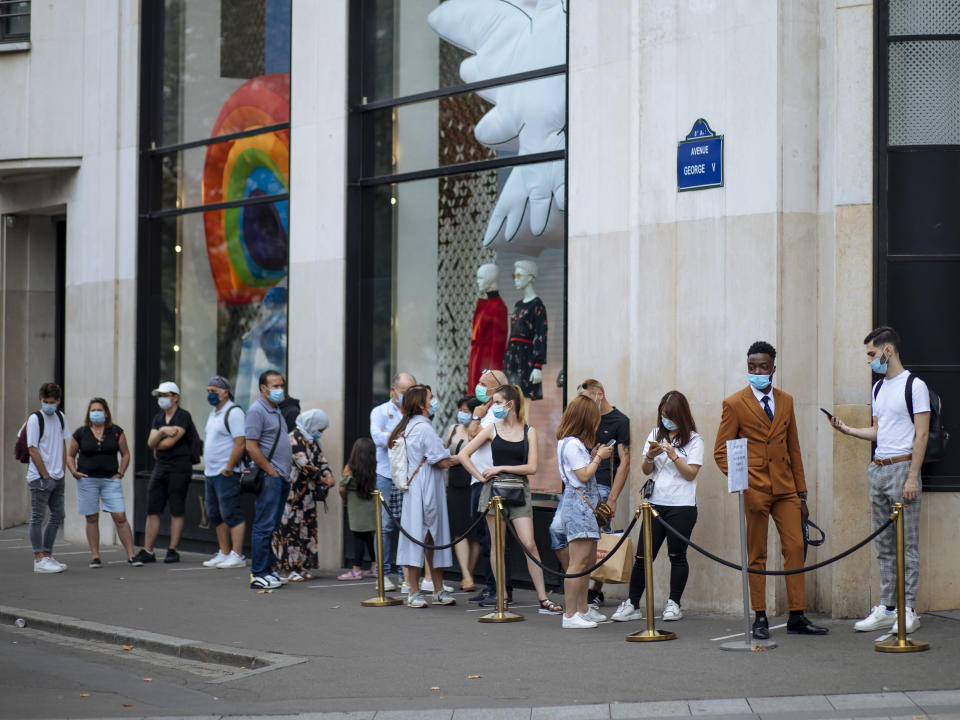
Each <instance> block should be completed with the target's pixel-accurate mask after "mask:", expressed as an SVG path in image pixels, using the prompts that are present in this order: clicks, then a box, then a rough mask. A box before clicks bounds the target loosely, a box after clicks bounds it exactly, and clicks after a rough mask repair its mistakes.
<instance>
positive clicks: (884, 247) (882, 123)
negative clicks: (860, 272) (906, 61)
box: [873, 0, 960, 492]
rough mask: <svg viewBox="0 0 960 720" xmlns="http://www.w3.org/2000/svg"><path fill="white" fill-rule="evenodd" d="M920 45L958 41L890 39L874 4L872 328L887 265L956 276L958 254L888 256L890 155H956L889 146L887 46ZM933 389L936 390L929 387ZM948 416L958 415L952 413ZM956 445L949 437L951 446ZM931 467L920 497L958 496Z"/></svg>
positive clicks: (882, 319)
mask: <svg viewBox="0 0 960 720" xmlns="http://www.w3.org/2000/svg"><path fill="white" fill-rule="evenodd" d="M923 40H950V41H958V42H960V34H937V33H931V34H911V35H891V34H890V0H877V2H876V3H874V182H873V189H874V204H873V220H874V222H873V234H874V267H873V281H874V282H873V287H874V297H873V320H874V327H877V326H880V325H885V324H887V323H888V319H889V317H890V310H889V306H888V299H889V291H890V281H889V274H890V273H889V270H890V266H891V265H896V264H900V263H919V262H937V263H941V262H945V263H955V264H957V270H958V274H960V253H909V252H891V251H890V238H889V216H890V203H889V193H888V190H889V170H890V155H891V154H897V153H911V152H928V151H942V152H951V153H952V152H960V145H890V144H889V143H888V136H889V109H890V67H889V62H890V50H889V48H890V45H892V44H895V43H903V42H916V41H923ZM907 364H908V365H909V369H910V371H911V372H915V373H916V374H917V375H919V376H923V375H924V374H925V373H930V372H935V373H941V372H948V373H953V374H958V375H960V363H954V364H926V365H924V364H917V363H907ZM933 389H936V388H933ZM951 410H952V412H951V414H953V413H954V412H957V411H956V410H954V409H952V408H951ZM957 442H960V437H954V438H953V439H952V441H951V444H953V443H957ZM936 471H937V468H936V466H935V465H934V464H931V465H924V466H923V469H922V471H921V477H922V478H923V490H924V491H925V492H954V491H960V475H937V474H935V473H936Z"/></svg>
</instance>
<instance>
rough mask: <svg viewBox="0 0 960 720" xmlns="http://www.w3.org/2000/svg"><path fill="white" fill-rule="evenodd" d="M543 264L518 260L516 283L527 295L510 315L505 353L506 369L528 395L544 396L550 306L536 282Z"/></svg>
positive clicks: (514, 271) (515, 264)
mask: <svg viewBox="0 0 960 720" xmlns="http://www.w3.org/2000/svg"><path fill="white" fill-rule="evenodd" d="M538 272H539V268H538V267H537V264H536V263H535V262H533V261H532V260H517V262H515V263H514V265H513V283H514V286H515V287H516V288H517V290H519V291H520V292H521V293H522V294H523V297H522V298H521V299H520V300H518V301H517V304H516V305H515V306H514V308H513V315H512V316H511V317H510V340H509V342H508V343H507V351H506V353H504V356H503V370H504V372H505V373H506V374H507V377H508V378H509V379H510V382H511V383H515V384H517V385H519V386H520V389H521V390H522V391H523V394H524V396H525V397H528V398H530V399H531V400H542V399H543V371H542V369H541V368H543V366H544V364H545V363H546V362H547V308H546V306H545V305H544V304H543V300H541V299H540V298H539V297H537V290H536V288H535V287H534V283H535V282H536V280H537V273H538Z"/></svg>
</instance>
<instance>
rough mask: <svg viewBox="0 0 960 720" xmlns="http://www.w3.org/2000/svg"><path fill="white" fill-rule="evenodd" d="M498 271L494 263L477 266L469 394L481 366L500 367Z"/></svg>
mask: <svg viewBox="0 0 960 720" xmlns="http://www.w3.org/2000/svg"><path fill="white" fill-rule="evenodd" d="M498 275H499V270H498V269H497V266H496V264H495V263H485V264H483V265H481V266H480V267H479V268H477V287H478V289H479V290H480V294H481V297H480V298H479V299H478V300H477V307H476V309H475V310H474V311H473V329H472V332H471V334H470V364H469V368H468V370H467V394H468V395H469V394H471V393H472V392H473V388H475V387H476V385H477V383H478V382H479V380H480V375H481V374H482V373H483V372H484V370H502V369H503V353H504V351H505V350H506V348H507V306H506V305H505V304H504V302H503V299H502V298H501V297H500V292H499V290H498V280H499V278H498Z"/></svg>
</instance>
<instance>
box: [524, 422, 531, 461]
mask: <svg viewBox="0 0 960 720" xmlns="http://www.w3.org/2000/svg"><path fill="white" fill-rule="evenodd" d="M529 431H530V426H529V425H527V424H526V423H524V425H523V462H524V464H526V462H527V460H528V459H529V453H530V443H529V442H528V440H527V433H528V432H529Z"/></svg>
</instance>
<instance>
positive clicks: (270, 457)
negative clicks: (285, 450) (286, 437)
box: [267, 418, 282, 462]
mask: <svg viewBox="0 0 960 720" xmlns="http://www.w3.org/2000/svg"><path fill="white" fill-rule="evenodd" d="M281 429H282V426H281V423H280V418H277V435H276V437H274V438H273V447H271V448H270V454H269V455H267V462H270V460H271V459H272V458H273V451H274V450H276V449H277V445H278V444H279V443H280V430H281Z"/></svg>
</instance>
